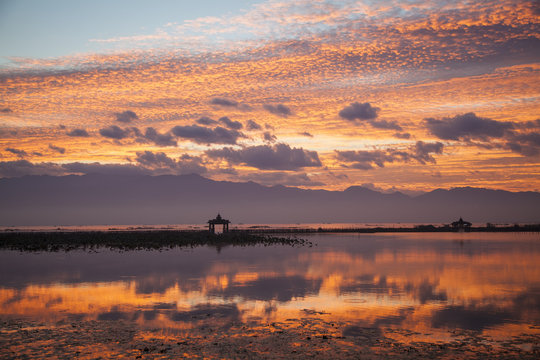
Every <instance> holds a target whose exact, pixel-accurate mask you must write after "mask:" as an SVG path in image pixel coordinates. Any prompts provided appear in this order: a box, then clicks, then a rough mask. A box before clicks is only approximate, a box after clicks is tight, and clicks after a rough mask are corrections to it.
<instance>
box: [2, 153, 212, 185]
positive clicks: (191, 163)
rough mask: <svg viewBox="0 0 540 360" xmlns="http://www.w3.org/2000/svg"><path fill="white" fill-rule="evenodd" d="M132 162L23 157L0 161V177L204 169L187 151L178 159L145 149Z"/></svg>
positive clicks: (146, 173)
mask: <svg viewBox="0 0 540 360" xmlns="http://www.w3.org/2000/svg"><path fill="white" fill-rule="evenodd" d="M136 161H137V163H138V165H134V164H107V163H105V164H103V163H99V162H93V163H83V162H72V163H66V164H57V163H50V162H42V163H31V162H30V161H27V160H17V161H2V162H0V178H3V177H7V178H10V177H21V176H26V175H51V176H63V175H69V174H82V175H85V174H108V175H164V174H173V175H179V174H192V173H197V174H202V173H204V172H206V171H207V169H206V168H205V167H204V166H203V165H202V164H201V159H200V158H198V157H192V156H188V155H184V156H181V157H180V158H179V159H178V160H173V159H171V158H169V157H167V156H166V155H165V154H164V153H156V154H153V153H151V152H149V151H145V152H141V153H137V160H136Z"/></svg>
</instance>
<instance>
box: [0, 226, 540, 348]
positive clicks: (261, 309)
mask: <svg viewBox="0 0 540 360" xmlns="http://www.w3.org/2000/svg"><path fill="white" fill-rule="evenodd" d="M303 237H304V238H307V239H309V240H311V241H312V242H313V243H314V246H313V247H301V248H290V247H283V246H275V247H274V246H271V247H264V246H258V247H224V248H221V249H219V250H218V249H216V248H208V247H203V248H196V249H188V250H186V249H184V250H181V249H176V250H169V251H163V252H159V251H131V252H115V251H107V250H102V251H100V252H98V253H86V252H82V251H78V252H69V253H39V254H33V253H19V252H11V251H1V252H0V316H1V317H3V318H8V317H15V318H31V319H32V320H38V321H42V322H51V323H57V322H59V321H74V320H97V321H102V320H116V319H123V320H125V321H129V322H134V323H136V324H137V326H140V327H152V328H163V329H185V328H189V327H190V324H191V323H192V322H194V321H197V319H199V318H200V317H201V316H209V317H210V316H212V318H216V319H219V321H220V322H227V321H235V322H248V321H249V322H252V323H253V322H260V323H261V324H262V323H268V322H272V321H285V320H286V319H301V318H302V317H304V316H308V315H310V314H318V315H320V316H331V317H332V319H336V321H341V322H342V323H346V324H349V325H350V328H349V329H354V327H355V326H362V327H373V328H392V327H394V328H396V327H398V328H401V329H409V330H411V331H412V332H413V333H414V334H416V338H418V337H426V336H427V337H431V338H433V339H444V338H445V337H447V336H448V334H450V333H451V332H452V331H453V330H455V329H459V330H472V331H477V332H482V333H484V334H489V335H490V336H492V337H505V336H512V335H515V334H523V333H538V331H540V330H539V329H540V328H539V325H540V235H539V234H538V233H465V234H457V233H448V234H429V233H419V234H391V235H390V234H361V235H358V234H320V235H319V234H313V235H306V236H303Z"/></svg>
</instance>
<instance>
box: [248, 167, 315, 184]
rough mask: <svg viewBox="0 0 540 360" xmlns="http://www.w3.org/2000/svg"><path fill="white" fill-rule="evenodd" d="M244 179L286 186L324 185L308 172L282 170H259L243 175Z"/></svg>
mask: <svg viewBox="0 0 540 360" xmlns="http://www.w3.org/2000/svg"><path fill="white" fill-rule="evenodd" d="M241 179H243V180H250V181H254V182H256V183H259V184H262V185H284V186H324V185H325V184H324V183H322V182H320V181H315V180H312V179H311V178H310V177H309V176H308V175H307V174H306V173H300V174H299V173H290V172H282V171H277V172H276V171H272V172H257V173H252V174H248V175H245V176H242V177H241Z"/></svg>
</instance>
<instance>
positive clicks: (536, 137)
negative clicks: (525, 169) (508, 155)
mask: <svg viewBox="0 0 540 360" xmlns="http://www.w3.org/2000/svg"><path fill="white" fill-rule="evenodd" d="M506 147H507V148H509V149H510V150H512V151H514V152H517V153H519V154H521V155H524V156H536V155H538V154H540V132H530V133H525V134H515V133H512V134H510V135H509V140H508V142H507V143H506Z"/></svg>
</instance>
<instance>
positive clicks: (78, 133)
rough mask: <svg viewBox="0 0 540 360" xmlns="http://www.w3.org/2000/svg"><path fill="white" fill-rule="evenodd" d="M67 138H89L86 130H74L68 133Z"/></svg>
mask: <svg viewBox="0 0 540 360" xmlns="http://www.w3.org/2000/svg"><path fill="white" fill-rule="evenodd" d="M66 135H67V136H78V137H88V136H89V135H88V132H87V131H86V130H85V129H73V130H71V131H69V132H67V133H66Z"/></svg>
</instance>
